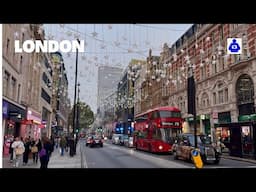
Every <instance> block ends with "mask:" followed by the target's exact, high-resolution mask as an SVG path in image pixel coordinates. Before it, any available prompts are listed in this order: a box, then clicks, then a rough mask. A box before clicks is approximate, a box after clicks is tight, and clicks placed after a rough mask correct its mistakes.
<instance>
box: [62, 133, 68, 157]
mask: <svg viewBox="0 0 256 192" xmlns="http://www.w3.org/2000/svg"><path fill="white" fill-rule="evenodd" d="M66 145H67V142H66V138H65V137H64V136H62V137H61V139H60V149H61V153H60V155H61V156H63V155H64V150H65V148H66Z"/></svg>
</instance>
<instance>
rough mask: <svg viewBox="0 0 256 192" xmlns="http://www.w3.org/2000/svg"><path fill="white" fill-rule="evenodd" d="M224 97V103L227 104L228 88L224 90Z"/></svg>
mask: <svg viewBox="0 0 256 192" xmlns="http://www.w3.org/2000/svg"><path fill="white" fill-rule="evenodd" d="M224 96H225V102H228V88H226V89H225V92H224Z"/></svg>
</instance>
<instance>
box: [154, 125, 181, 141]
mask: <svg viewBox="0 0 256 192" xmlns="http://www.w3.org/2000/svg"><path fill="white" fill-rule="evenodd" d="M179 133H180V130H179V129H169V128H160V129H155V134H156V136H157V138H158V139H161V140H162V141H163V142H166V143H173V142H174V140H175V138H176V136H177V135H178V134H179Z"/></svg>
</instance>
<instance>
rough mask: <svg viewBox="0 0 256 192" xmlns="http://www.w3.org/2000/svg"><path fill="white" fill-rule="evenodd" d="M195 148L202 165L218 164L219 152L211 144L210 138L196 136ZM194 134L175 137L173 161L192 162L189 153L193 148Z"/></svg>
mask: <svg viewBox="0 0 256 192" xmlns="http://www.w3.org/2000/svg"><path fill="white" fill-rule="evenodd" d="M196 137H197V147H198V148H199V150H200V155H201V158H202V161H203V162H204V163H214V164H218V163H219V162H220V158H221V152H220V149H219V148H218V147H216V145H214V144H213V143H212V142H211V138H210V137H208V136H206V135H197V136H196ZM194 141H195V136H194V134H181V135H179V136H178V137H177V139H176V141H175V144H173V146H172V151H173V156H174V158H175V159H179V158H181V159H184V160H189V161H192V156H191V151H192V150H193V149H194V148H195V147H194V146H195V142H194Z"/></svg>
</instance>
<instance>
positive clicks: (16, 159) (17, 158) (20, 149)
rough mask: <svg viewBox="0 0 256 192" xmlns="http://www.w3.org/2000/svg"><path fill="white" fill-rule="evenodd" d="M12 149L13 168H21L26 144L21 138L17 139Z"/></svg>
mask: <svg viewBox="0 0 256 192" xmlns="http://www.w3.org/2000/svg"><path fill="white" fill-rule="evenodd" d="M12 148H13V166H14V167H19V165H20V162H21V157H22V155H23V153H24V151H25V147H24V144H23V142H22V141H21V140H20V138H19V137H16V138H15V141H14V142H13V144H12Z"/></svg>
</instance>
